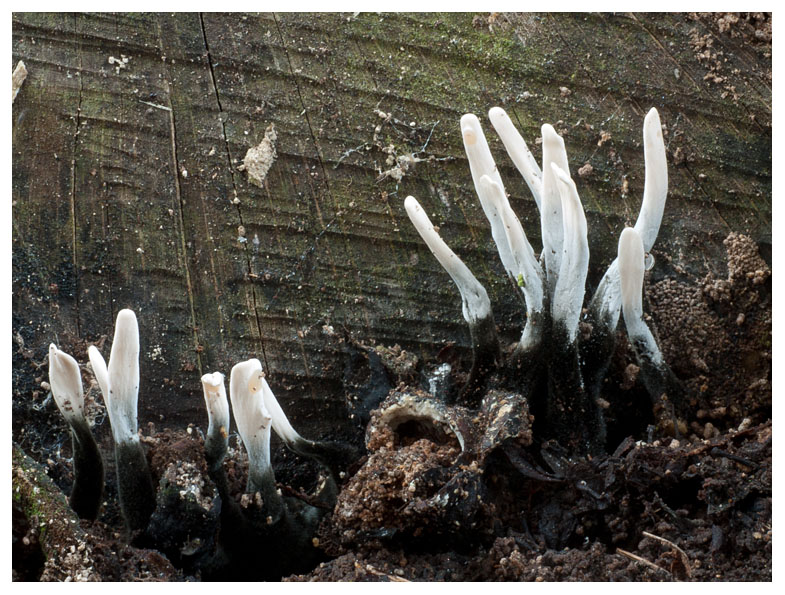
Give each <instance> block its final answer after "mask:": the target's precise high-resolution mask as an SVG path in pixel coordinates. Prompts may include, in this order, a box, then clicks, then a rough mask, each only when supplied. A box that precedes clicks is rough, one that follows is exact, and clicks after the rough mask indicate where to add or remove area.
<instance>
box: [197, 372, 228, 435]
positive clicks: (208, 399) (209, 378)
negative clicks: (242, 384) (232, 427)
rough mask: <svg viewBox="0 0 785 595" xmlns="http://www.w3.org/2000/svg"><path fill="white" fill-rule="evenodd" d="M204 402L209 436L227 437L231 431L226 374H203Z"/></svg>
mask: <svg viewBox="0 0 785 595" xmlns="http://www.w3.org/2000/svg"><path fill="white" fill-rule="evenodd" d="M202 389H203V391H204V403H205V405H206V406H207V417H208V419H209V422H208V426H207V436H208V437H209V438H212V437H215V438H218V437H221V438H226V436H227V435H228V433H229V401H227V400H226V388H225V387H224V375H223V374H221V373H220V372H213V373H212V374H205V375H204V376H202Z"/></svg>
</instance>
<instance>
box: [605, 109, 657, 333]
mask: <svg viewBox="0 0 785 595" xmlns="http://www.w3.org/2000/svg"><path fill="white" fill-rule="evenodd" d="M643 158H644V163H645V166H646V174H645V180H644V185H643V202H642V204H641V210H640V213H639V214H638V220H637V221H636V222H635V230H636V231H637V232H638V234H639V235H640V237H641V241H642V242H643V250H644V252H650V251H651V249H652V247H653V246H654V242H655V241H656V240H657V234H658V233H659V230H660V224H661V223H662V215H663V212H664V210H665V200H666V198H667V195H668V163H667V160H666V157H665V142H664V140H663V137H662V125H661V124H660V116H659V114H658V113H657V110H656V109H655V108H651V109H650V110H649V113H648V114H646V118H645V119H644V121H643ZM620 308H621V290H620V287H619V263H618V261H617V260H614V261H613V262H612V263H611V265H610V266H609V267H608V270H607V271H606V273H605V275H604V276H603V278H602V280H601V281H600V284H599V286H598V287H597V292H596V293H595V295H594V298H593V299H592V304H591V309H592V311H593V312H594V316H595V318H596V319H597V320H598V321H600V322H602V323H603V324H604V325H605V326H606V327H607V328H608V329H609V331H613V330H614V329H615V328H616V324H617V322H618V320H619V311H620Z"/></svg>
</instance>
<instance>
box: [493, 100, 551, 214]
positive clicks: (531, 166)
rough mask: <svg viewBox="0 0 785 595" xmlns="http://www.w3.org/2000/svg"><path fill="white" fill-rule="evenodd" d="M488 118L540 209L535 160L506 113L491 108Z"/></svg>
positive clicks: (539, 176)
mask: <svg viewBox="0 0 785 595" xmlns="http://www.w3.org/2000/svg"><path fill="white" fill-rule="evenodd" d="M488 118H489V119H490V121H491V124H493V127H494V128H495V129H496V133H497V134H498V135H499V138H501V139H502V143H504V148H505V149H507V154H508V155H509V156H510V159H512V162H513V163H514V164H515V167H517V168H518V171H519V172H520V173H521V176H523V179H524V181H525V182H526V185H527V186H528V187H529V191H530V192H531V193H532V196H533V197H534V202H536V203H537V208H538V209H540V208H541V204H542V170H540V166H539V165H538V164H537V160H536V159H535V158H534V155H532V152H531V151H530V150H529V147H528V146H527V144H526V141H525V140H523V137H522V136H521V134H520V132H518V129H517V128H515V126H514V125H513V123H512V121H511V120H510V117H509V116H508V115H507V112H505V111H504V110H503V109H502V108H500V107H493V108H491V109H490V111H489V112H488Z"/></svg>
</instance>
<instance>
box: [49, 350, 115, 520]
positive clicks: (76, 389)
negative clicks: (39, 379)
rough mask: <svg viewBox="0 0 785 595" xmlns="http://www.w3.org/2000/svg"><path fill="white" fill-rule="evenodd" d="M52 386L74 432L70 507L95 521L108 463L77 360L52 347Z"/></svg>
mask: <svg viewBox="0 0 785 595" xmlns="http://www.w3.org/2000/svg"><path fill="white" fill-rule="evenodd" d="M49 384H50V385H51V386H52V395H53V396H54V399H55V403H57V408H58V409H59V410H60V413H62V414H63V417H64V418H65V420H66V422H67V423H68V426H69V428H70V430H71V432H70V433H71V448H72V456H73V474H74V483H73V486H72V488H71V495H70V497H69V503H70V505H71V508H73V510H74V511H75V512H76V514H77V515H79V517H80V518H84V519H90V520H95V519H96V518H97V517H98V513H99V511H100V509H101V502H102V499H103V491H104V463H103V459H102V458H101V452H100V451H99V449H98V444H97V443H96V441H95V437H94V436H93V434H92V432H91V431H90V424H89V422H88V421H87V418H86V417H85V413H84V392H83V389H82V375H81V373H80V372H79V364H77V363H76V360H75V359H74V358H73V357H71V356H70V355H68V354H67V353H65V352H64V351H60V350H59V349H58V348H57V346H55V345H54V344H51V345H49Z"/></svg>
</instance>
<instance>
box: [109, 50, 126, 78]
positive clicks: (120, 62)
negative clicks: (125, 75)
mask: <svg viewBox="0 0 785 595" xmlns="http://www.w3.org/2000/svg"><path fill="white" fill-rule="evenodd" d="M128 60H130V58H129V57H128V56H126V55H125V54H120V57H119V58H115V57H114V56H109V58H108V59H107V62H109V64H111V65H113V66H114V71H115V73H116V74H120V71H121V70H122V69H123V68H125V67H126V66H128Z"/></svg>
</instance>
